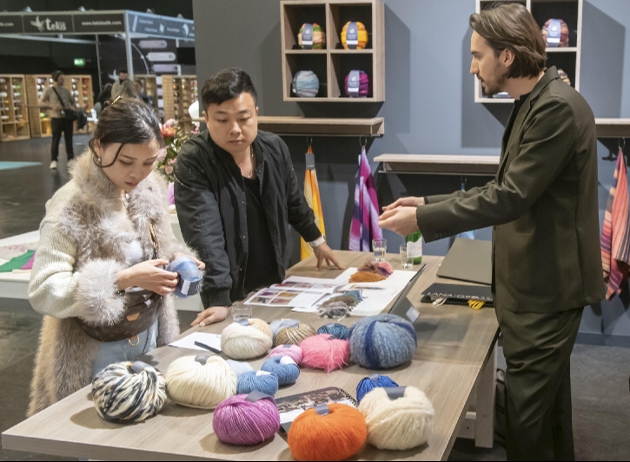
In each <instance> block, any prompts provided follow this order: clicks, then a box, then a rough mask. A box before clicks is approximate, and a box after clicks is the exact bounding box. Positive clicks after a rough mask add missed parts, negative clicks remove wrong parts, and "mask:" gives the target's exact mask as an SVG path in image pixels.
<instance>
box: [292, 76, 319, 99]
mask: <svg viewBox="0 0 630 462" xmlns="http://www.w3.org/2000/svg"><path fill="white" fill-rule="evenodd" d="M292 89H293V93H295V95H296V96H298V97H299V98H314V97H316V96H317V93H319V78H318V77H317V74H315V72H313V71H298V72H296V74H295V75H294V76H293V86H292Z"/></svg>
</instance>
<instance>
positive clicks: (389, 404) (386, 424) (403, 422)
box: [359, 387, 435, 450]
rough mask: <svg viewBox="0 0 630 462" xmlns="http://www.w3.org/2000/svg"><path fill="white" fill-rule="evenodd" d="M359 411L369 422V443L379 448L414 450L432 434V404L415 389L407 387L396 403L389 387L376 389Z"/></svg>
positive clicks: (366, 398) (421, 392)
mask: <svg viewBox="0 0 630 462" xmlns="http://www.w3.org/2000/svg"><path fill="white" fill-rule="evenodd" d="M359 411H361V413H362V414H363V417H365V422H366V423H367V429H368V437H367V442H368V443H370V444H372V445H373V446H376V447H377V448H379V449H396V450H404V449H411V448H415V447H416V446H420V445H423V444H425V443H426V442H427V440H428V439H429V436H430V435H431V432H432V431H433V417H434V415H435V410H434V409H433V405H432V404H431V401H429V398H427V395H425V394H424V392H423V391H421V390H419V389H417V388H415V387H406V389H405V394H404V396H403V397H401V398H398V399H395V400H390V399H389V396H388V395H387V389H386V388H375V389H374V390H372V391H371V392H369V393H368V394H367V395H365V396H364V397H363V399H362V400H361V403H360V404H359Z"/></svg>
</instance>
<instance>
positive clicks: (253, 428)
mask: <svg viewBox="0 0 630 462" xmlns="http://www.w3.org/2000/svg"><path fill="white" fill-rule="evenodd" d="M252 395H253V393H252ZM247 397H248V395H236V396H233V397H231V398H228V399H226V400H225V401H223V402H222V403H221V404H219V405H218V406H217V408H216V410H215V411H214V417H213V419H212V428H213V429H214V433H215V435H217V438H219V440H221V441H223V442H224V443H228V444H235V445H241V446H250V445H253V444H260V443H262V442H264V441H267V440H268V439H270V438H273V436H274V435H275V434H276V432H277V431H278V430H279V429H280V413H279V412H278V408H277V407H276V402H275V400H274V399H273V398H272V397H271V396H267V397H263V398H260V399H258V400H256V401H253V402H251V401H248V400H247Z"/></svg>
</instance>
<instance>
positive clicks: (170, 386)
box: [166, 356, 236, 409]
mask: <svg viewBox="0 0 630 462" xmlns="http://www.w3.org/2000/svg"><path fill="white" fill-rule="evenodd" d="M204 358H207V359H205V364H203V362H204V360H203V359H204ZM166 391H167V393H168V396H169V397H170V398H171V399H172V400H173V401H175V402H176V403H177V404H181V405H182V406H187V407H194V408H197V409H214V408H215V407H217V405H218V404H219V403H220V402H221V401H224V400H226V399H227V398H229V397H230V396H234V395H235V394H236V372H234V370H233V369H232V368H231V367H230V365H229V364H228V363H227V362H226V361H225V360H224V359H223V358H221V357H219V356H207V357H198V356H197V357H195V356H184V357H182V358H179V359H176V360H175V361H173V362H172V363H171V365H170V366H169V367H168V370H167V371H166Z"/></svg>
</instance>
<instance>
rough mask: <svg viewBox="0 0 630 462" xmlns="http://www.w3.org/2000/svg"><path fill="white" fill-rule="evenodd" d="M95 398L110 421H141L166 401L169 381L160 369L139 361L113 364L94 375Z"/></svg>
mask: <svg viewBox="0 0 630 462" xmlns="http://www.w3.org/2000/svg"><path fill="white" fill-rule="evenodd" d="M92 400H93V401H94V406H95V407H96V411H97V412H98V415H100V416H101V417H102V418H103V419H105V420H107V421H110V422H142V421H143V420H146V419H148V418H149V417H153V416H154V415H156V414H157V413H158V412H160V410H161V409H162V406H164V403H166V381H165V380H164V377H163V376H162V373H161V372H160V371H159V370H157V369H155V368H154V367H151V366H149V365H148V364H145V363H143V362H140V361H137V362H135V363H131V362H122V363H115V364H111V365H109V366H107V367H106V368H105V369H103V370H102V371H101V372H99V373H98V374H96V377H94V380H93V381H92Z"/></svg>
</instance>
